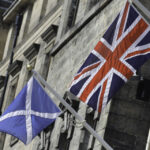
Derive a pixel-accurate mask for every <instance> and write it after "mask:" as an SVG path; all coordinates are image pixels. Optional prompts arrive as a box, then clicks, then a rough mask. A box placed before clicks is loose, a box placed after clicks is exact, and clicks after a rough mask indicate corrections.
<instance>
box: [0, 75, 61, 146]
mask: <svg viewBox="0 0 150 150" xmlns="http://www.w3.org/2000/svg"><path fill="white" fill-rule="evenodd" d="M60 114H61V111H60V109H59V108H58V107H57V106H56V105H55V104H54V102H53V101H52V100H51V98H50V97H49V96H48V95H47V93H46V92H45V91H44V90H43V88H42V87H41V85H40V84H39V83H38V81H37V80H36V79H35V78H33V77H32V78H31V79H30V80H29V81H28V83H27V84H26V85H25V87H24V88H23V89H22V90H21V92H20V93H19V94H18V95H17V97H16V98H15V99H14V101H13V102H12V104H10V105H9V106H8V108H7V109H6V111H5V112H4V113H3V115H2V116H1V117H0V131H2V132H6V133H8V134H11V135H13V136H15V137H17V138H18V139H19V140H21V141H22V142H23V143H24V144H28V143H30V142H31V140H32V139H33V138H34V137H35V136H36V135H37V134H38V133H40V132H41V131H42V130H43V129H44V128H46V127H47V126H48V125H50V124H51V123H53V122H54V121H55V120H56V118H57V117H58V116H59V115H60Z"/></svg>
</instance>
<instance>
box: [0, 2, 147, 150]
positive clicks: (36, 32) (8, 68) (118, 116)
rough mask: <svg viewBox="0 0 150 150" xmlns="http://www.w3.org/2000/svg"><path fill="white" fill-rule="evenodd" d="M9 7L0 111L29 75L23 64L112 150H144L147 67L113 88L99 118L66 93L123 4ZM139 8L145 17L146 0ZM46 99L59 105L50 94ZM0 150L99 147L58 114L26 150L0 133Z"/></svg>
mask: <svg viewBox="0 0 150 150" xmlns="http://www.w3.org/2000/svg"><path fill="white" fill-rule="evenodd" d="M4 1H5V0H4ZM11 2H12V4H11V5H10V6H9V7H8V9H7V10H6V11H4V13H3V16H2V19H1V23H0V31H1V32H0V33H1V36H0V96H1V97H2V98H1V104H2V109H1V111H2V112H3V111H4V110H5V108H7V106H8V105H9V104H10V103H11V102H12V100H13V99H14V97H15V96H16V95H17V94H18V93H19V92H20V90H21V89H22V88H23V86H24V85H25V84H26V83H27V81H28V80H29V78H30V77H31V76H32V74H31V72H29V71H28V70H27V65H28V64H30V65H32V66H33V67H34V69H35V70H36V71H37V72H38V73H39V74H40V75H41V76H42V77H43V78H44V79H45V80H46V81H47V82H48V83H49V84H50V85H51V86H52V87H53V88H54V89H55V90H56V91H57V92H58V93H59V94H60V95H61V96H62V97H64V99H66V100H68V102H70V101H71V103H72V107H74V109H75V110H76V111H78V113H79V114H80V115H81V116H82V117H84V118H85V119H86V121H87V122H88V123H89V124H90V125H91V126H92V127H93V128H94V129H95V130H96V132H97V133H98V134H99V135H101V136H102V137H103V138H104V139H105V140H106V141H107V142H108V143H109V144H110V145H111V146H112V147H113V148H114V149H115V150H150V133H149V132H150V130H149V129H150V94H149V86H150V61H148V62H147V63H146V64H144V65H143V66H142V68H141V69H140V70H139V71H138V73H137V76H134V77H132V78H131V79H130V80H129V81H128V82H127V83H126V84H125V85H124V86H123V88H121V89H120V91H119V92H118V93H117V94H116V95H115V97H114V98H113V100H112V101H111V102H110V103H109V104H108V105H107V107H106V108H105V109H104V111H103V112H102V113H101V114H99V113H97V112H95V111H91V110H90V108H88V107H87V105H86V104H84V103H82V102H80V103H79V101H78V100H77V99H76V98H75V97H74V96H72V95H71V94H70V93H68V92H67V91H68V87H69V85H70V83H71V81H72V79H73V76H74V75H75V73H76V72H77V71H78V69H79V68H80V66H81V65H82V63H83V62H84V61H85V59H86V58H87V56H88V55H89V53H90V51H91V50H92V49H93V48H94V46H95V45H96V43H97V42H98V40H99V39H100V38H101V37H102V35H103V34H104V32H105V31H106V29H107V28H108V26H109V25H110V24H111V23H112V21H113V20H114V18H115V17H116V16H117V14H118V13H119V12H120V10H121V9H122V8H123V6H124V5H125V3H126V0H14V1H11ZM131 2H132V3H133V4H134V5H135V6H136V7H137V9H138V10H139V11H140V12H141V14H142V15H143V16H144V17H145V19H146V20H147V21H148V22H149V17H148V16H149V15H148V14H145V12H144V11H143V9H142V7H140V8H139V7H138V6H137V5H136V2H134V0H133V1H131ZM140 2H141V4H142V6H144V8H145V9H146V10H147V11H146V12H149V11H148V10H150V2H149V0H140ZM16 16H19V23H18V24H17V23H16V21H15V20H16ZM18 26H20V27H18ZM16 30H18V34H17V35H16ZM15 37H17V38H15ZM14 39H16V43H15V44H14ZM10 62H11V63H10ZM7 77H8V82H7V84H6V82H4V81H6V78H7ZM141 78H142V79H141ZM6 85H7V86H6ZM5 87H6V90H5ZM4 90H5V94H4ZM49 94H50V95H51V93H49ZM51 97H52V98H53V99H54V101H55V103H56V104H57V105H60V104H59V101H58V100H57V99H55V98H54V96H53V95H51ZM2 102H3V103H2ZM0 149H2V150H19V149H21V150H100V149H104V148H102V146H101V144H100V143H99V142H98V141H97V140H95V139H94V138H93V136H91V135H90V134H89V133H88V131H87V130H86V129H85V128H84V127H83V126H82V125H81V124H80V123H78V121H76V120H75V119H74V117H73V116H72V115H71V114H70V113H68V112H67V111H66V112H65V113H64V115H62V116H60V117H58V118H57V120H56V121H55V123H53V124H52V125H51V126H49V127H48V128H46V129H45V130H44V131H43V132H42V133H40V134H39V135H38V136H36V137H35V139H34V140H33V141H32V142H31V144H29V145H27V146H25V145H24V144H23V143H22V142H21V141H19V140H18V139H16V138H15V137H13V136H11V135H5V134H3V133H1V134H0Z"/></svg>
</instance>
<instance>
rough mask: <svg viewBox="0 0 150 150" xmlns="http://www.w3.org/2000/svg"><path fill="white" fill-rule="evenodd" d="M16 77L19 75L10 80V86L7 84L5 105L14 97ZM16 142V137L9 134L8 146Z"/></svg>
mask: <svg viewBox="0 0 150 150" xmlns="http://www.w3.org/2000/svg"><path fill="white" fill-rule="evenodd" d="M18 79H19V76H18V75H17V76H16V77H15V78H14V79H12V80H11V83H10V86H9V95H8V99H7V106H9V105H10V104H11V102H12V101H13V100H14V98H15V93H16V88H17V84H18ZM17 142H18V139H17V138H16V137H14V136H11V139H10V146H11V147H12V146H13V145H14V144H16V143H17Z"/></svg>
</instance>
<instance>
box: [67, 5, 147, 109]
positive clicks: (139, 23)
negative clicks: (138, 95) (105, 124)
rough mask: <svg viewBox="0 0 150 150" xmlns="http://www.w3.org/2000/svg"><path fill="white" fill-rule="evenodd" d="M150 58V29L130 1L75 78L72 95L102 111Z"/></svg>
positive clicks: (71, 89) (71, 90)
mask: <svg viewBox="0 0 150 150" xmlns="http://www.w3.org/2000/svg"><path fill="white" fill-rule="evenodd" d="M149 58H150V26H149V25H148V24H147V23H146V22H145V21H144V19H143V18H142V16H141V15H140V14H139V13H138V12H137V11H136V10H135V9H134V7H133V6H132V5H130V3H129V2H127V3H126V5H125V7H124V9H123V10H122V11H121V12H120V13H119V14H118V16H117V17H116V19H115V20H114V21H113V23H112V24H111V25H110V27H109V28H108V30H107V31H106V32H105V34H104V35H103V37H102V38H101V40H100V41H99V42H98V43H97V45H96V46H95V48H94V50H92V52H91V53H90V55H89V56H88V58H87V59H86V61H85V62H84V64H83V65H82V66H81V68H80V69H79V71H78V72H77V74H76V75H75V77H74V79H73V81H72V84H71V87H70V92H71V93H73V94H74V95H76V96H77V97H78V98H79V99H80V100H82V101H83V102H85V103H86V104H88V105H89V106H90V107H92V108H93V109H94V110H97V111H99V112H100V111H101V110H102V109H103V108H104V107H105V106H106V104H107V103H108V101H109V100H110V99H111V98H112V97H113V96H114V94H115V93H116V92H117V91H118V90H119V89H120V87H121V86H122V85H123V84H124V83H125V82H127V80H128V79H129V78H130V77H131V76H132V75H133V74H134V73H136V70H137V69H138V68H140V67H141V65H143V64H144V63H145V62H146V61H147V60H148V59H149Z"/></svg>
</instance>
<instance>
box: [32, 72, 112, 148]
mask: <svg viewBox="0 0 150 150" xmlns="http://www.w3.org/2000/svg"><path fill="white" fill-rule="evenodd" d="M31 71H32V73H33V75H34V76H35V77H36V78H38V79H39V80H40V81H41V83H42V84H43V85H45V87H47V88H48V90H49V91H50V92H51V93H53V94H54V96H56V98H58V99H59V100H60V102H61V103H62V104H63V105H64V106H65V107H66V108H67V109H68V110H69V111H70V112H71V113H72V114H73V115H74V116H75V117H76V118H77V119H78V120H79V121H80V122H81V123H82V124H83V126H84V127H85V128H86V129H87V130H88V131H89V132H90V133H91V134H92V135H93V136H94V137H95V138H96V139H97V140H98V141H99V142H100V143H101V144H102V145H103V146H104V147H105V148H106V149H107V150H113V148H112V147H110V145H109V144H108V143H106V141H104V139H103V138H102V137H100V136H99V135H98V134H97V133H96V131H95V130H94V129H93V128H91V126H89V124H88V123H86V121H85V120H84V119H83V118H82V117H81V116H80V115H79V114H78V113H77V112H76V111H75V110H74V109H73V108H72V107H71V106H70V105H69V104H68V103H67V102H66V101H65V100H64V99H63V98H62V97H61V96H60V95H59V94H57V93H56V91H55V90H54V89H53V88H51V86H50V85H49V84H48V83H47V82H46V81H45V80H44V79H43V78H42V77H41V76H40V75H39V74H38V73H37V72H36V71H35V70H31Z"/></svg>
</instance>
